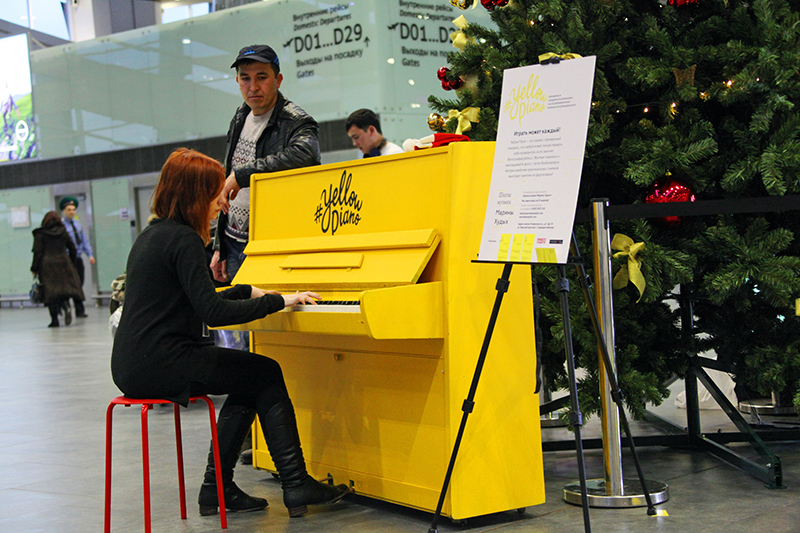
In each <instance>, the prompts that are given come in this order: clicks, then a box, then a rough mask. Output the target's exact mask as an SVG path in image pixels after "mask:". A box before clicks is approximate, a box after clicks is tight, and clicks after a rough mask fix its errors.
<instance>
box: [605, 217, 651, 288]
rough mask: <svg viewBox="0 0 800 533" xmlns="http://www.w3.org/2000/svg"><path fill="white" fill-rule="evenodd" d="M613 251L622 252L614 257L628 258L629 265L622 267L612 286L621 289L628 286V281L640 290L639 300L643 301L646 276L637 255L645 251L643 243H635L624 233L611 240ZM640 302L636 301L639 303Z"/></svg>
mask: <svg viewBox="0 0 800 533" xmlns="http://www.w3.org/2000/svg"><path fill="white" fill-rule="evenodd" d="M611 249H612V250H620V251H619V252H617V253H615V254H614V257H621V256H626V255H627V256H628V264H627V265H622V268H620V269H619V272H617V275H616V276H614V282H613V283H612V286H613V287H614V288H615V289H621V288H623V287H625V286H626V285H627V284H628V281H630V282H631V283H633V284H634V285H635V286H636V288H637V289H639V300H641V299H642V295H643V294H644V288H645V285H646V283H645V280H644V275H643V274H642V269H641V266H640V262H639V259H637V258H636V255H637V254H638V253H639V252H640V251H642V250H643V249H644V243H643V242H633V239H631V238H630V237H628V236H627V235H623V234H622V233H617V234H616V235H614V238H613V239H611ZM639 300H636V301H637V302H638V301H639Z"/></svg>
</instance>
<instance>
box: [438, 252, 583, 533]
mask: <svg viewBox="0 0 800 533" xmlns="http://www.w3.org/2000/svg"><path fill="white" fill-rule="evenodd" d="M512 266H513V263H505V265H504V266H503V274H502V276H501V277H500V279H499V280H497V285H496V289H497V296H496V297H495V301H494V306H493V308H492V314H491V316H490V318H489V325H488V326H487V328H486V335H485V336H484V339H483V345H482V346H481V351H480V355H479V356H478V362H477V365H476V366H475V372H474V374H473V376H472V383H471V385H470V388H469V393H468V394H467V398H466V400H464V403H463V405H462V407H461V410H462V412H463V415H462V417H461V424H460V425H459V428H458V434H457V435H456V439H455V443H454V445H453V452H452V454H451V455H450V462H449V464H448V466H447V472H446V473H445V477H444V483H443V485H442V490H441V492H440V493H439V502H438V503H437V504H436V512H435V513H434V515H433V522H432V523H431V527H430V529H428V533H438V523H439V517H440V516H441V513H442V507H443V506H444V499H445V496H446V494H447V488H448V486H449V485H450V478H451V477H452V475H453V467H454V466H455V463H456V457H457V456H458V451H459V448H460V447H461V439H462V438H463V436H464V428H465V427H466V425H467V419H468V418H469V414H470V413H471V412H472V410H473V409H474V407H475V401H474V399H475V392H476V391H477V388H478V382H479V381H480V377H481V372H482V371H483V365H484V363H485V361H486V354H487V353H488V351H489V344H490V342H491V340H492V333H493V332H494V326H495V324H496V322H497V315H498V314H499V312H500V305H501V304H502V303H503V296H504V295H505V293H506V292H508V286H509V284H510V282H509V278H510V277H511V267H512ZM558 268H559V276H560V278H561V279H560V282H559V289H560V291H561V294H562V310H564V311H563V312H564V333H565V337H564V338H565V342H564V344H565V349H566V350H567V368H568V369H569V376H570V383H571V385H570V396H571V399H572V415H571V417H572V418H571V422H572V425H573V427H574V431H575V447H576V450H577V456H578V470H579V473H580V479H581V486H582V494H583V517H584V525H585V529H586V532H587V533H590V532H591V523H590V519H589V502H588V494H587V493H586V468H585V464H584V459H583V445H582V440H581V433H580V428H581V426H582V424H583V417H582V415H581V413H580V407H579V405H578V389H577V383H576V382H575V365H574V355H573V352H572V332H571V327H570V323H569V300H568V298H569V297H568V292H569V281H568V280H567V279H566V275H565V268H564V266H562V265H559V266H558Z"/></svg>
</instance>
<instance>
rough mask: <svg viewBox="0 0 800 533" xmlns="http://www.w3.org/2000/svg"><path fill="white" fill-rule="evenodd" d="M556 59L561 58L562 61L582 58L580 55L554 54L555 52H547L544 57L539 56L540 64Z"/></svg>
mask: <svg viewBox="0 0 800 533" xmlns="http://www.w3.org/2000/svg"><path fill="white" fill-rule="evenodd" d="M554 57H558V58H561V59H578V58H579V57H581V56H580V54H573V53H571V52H569V53H566V54H554V53H553V52H547V53H546V54H542V55H540V56H539V63H541V62H542V61H547V60H548V59H551V58H554Z"/></svg>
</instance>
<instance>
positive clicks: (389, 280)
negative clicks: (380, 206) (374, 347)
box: [234, 229, 441, 290]
mask: <svg viewBox="0 0 800 533" xmlns="http://www.w3.org/2000/svg"><path fill="white" fill-rule="evenodd" d="M440 240H441V237H440V236H439V235H438V233H437V231H436V230H435V229H422V230H407V231H388V232H380V233H360V234H352V235H337V236H335V237H330V236H314V237H297V238H289V239H275V240H260V241H252V242H250V243H249V244H248V245H247V248H246V249H245V254H246V255H247V259H246V260H245V261H244V263H243V264H242V266H241V268H240V269H239V272H238V274H237V275H236V278H235V279H234V283H240V284H247V285H257V286H259V287H263V288H271V289H278V290H281V289H293V290H294V289H307V290H362V289H369V288H378V287H394V286H399V285H409V284H413V283H416V282H417V280H418V279H419V277H420V275H421V274H422V271H423V270H424V269H425V266H426V265H427V264H428V261H429V260H430V258H431V256H432V255H433V252H434V251H435V250H436V247H437V245H438V244H439V242H440Z"/></svg>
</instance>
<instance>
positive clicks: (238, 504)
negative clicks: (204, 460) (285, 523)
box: [197, 405, 269, 516]
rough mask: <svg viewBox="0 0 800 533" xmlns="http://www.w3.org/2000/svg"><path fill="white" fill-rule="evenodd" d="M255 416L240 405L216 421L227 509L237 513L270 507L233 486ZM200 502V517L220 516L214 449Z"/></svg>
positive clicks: (226, 411)
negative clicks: (237, 465)
mask: <svg viewBox="0 0 800 533" xmlns="http://www.w3.org/2000/svg"><path fill="white" fill-rule="evenodd" d="M255 416H256V412H255V409H250V408H247V407H242V406H239V405H236V406H227V405H223V407H222V410H220V413H219V420H218V421H217V435H218V438H219V455H220V466H221V469H222V487H223V491H224V494H223V495H224V497H225V509H227V510H228V511H230V512H234V513H236V512H240V513H243V512H249V511H259V510H261V509H264V508H265V507H267V505H269V504H268V503H267V500H265V499H264V498H256V497H253V496H250V495H248V494H247V493H245V492H244V491H243V490H242V489H240V488H239V487H237V486H236V483H234V482H233V469H234V467H235V466H236V462H237V461H238V460H239V452H240V450H241V449H242V443H243V442H244V439H245V437H246V436H247V433H248V431H249V430H250V426H251V425H252V424H253V420H255ZM197 502H198V503H199V504H200V514H201V515H202V516H209V515H214V514H217V513H218V512H219V499H218V497H217V479H216V471H215V469H214V452H213V449H210V450H209V452H208V466H206V473H205V476H204V478H203V485H202V486H201V487H200V495H199V496H198V498H197Z"/></svg>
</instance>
